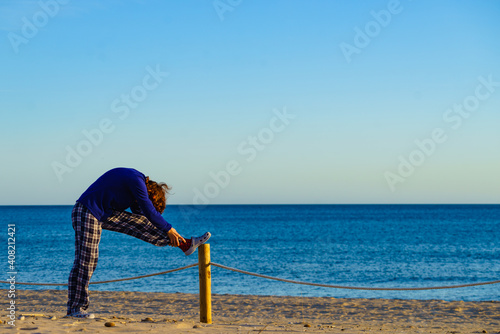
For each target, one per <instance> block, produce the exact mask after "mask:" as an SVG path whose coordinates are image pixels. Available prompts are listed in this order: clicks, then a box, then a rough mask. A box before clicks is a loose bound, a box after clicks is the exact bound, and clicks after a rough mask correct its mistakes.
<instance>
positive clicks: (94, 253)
mask: <svg viewBox="0 0 500 334" xmlns="http://www.w3.org/2000/svg"><path fill="white" fill-rule="evenodd" d="M71 220H72V222H73V229H74V230H75V262H74V263H73V268H72V269H71V272H70V274H69V280H68V305H67V307H68V310H67V311H68V314H71V313H74V312H77V311H82V310H86V309H87V308H88V306H89V282H90V278H91V277H92V274H93V273H94V270H95V268H96V266H97V259H98V257H99V241H100V240H101V232H102V229H105V230H110V231H115V232H120V233H124V234H128V235H130V236H133V237H135V238H138V239H141V240H143V241H146V242H148V243H150V244H153V245H155V246H160V247H163V246H167V245H168V244H169V243H170V240H169V239H168V236H167V233H166V232H164V231H163V230H160V229H159V228H157V227H156V226H155V225H153V224H152V223H151V222H150V221H149V220H148V219H147V218H146V217H144V216H142V215H138V214H134V213H130V212H120V211H114V212H113V214H112V215H111V216H110V217H108V218H107V219H106V220H105V221H102V222H100V221H98V220H97V219H96V218H95V217H94V215H92V213H91V212H90V211H89V210H88V209H87V208H86V207H85V206H84V205H82V204H80V203H76V204H75V206H74V208H73V212H72V213H71Z"/></svg>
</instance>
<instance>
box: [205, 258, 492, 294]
mask: <svg viewBox="0 0 500 334" xmlns="http://www.w3.org/2000/svg"><path fill="white" fill-rule="evenodd" d="M210 264H211V265H212V266H214V267H219V268H222V269H226V270H231V271H235V272H238V273H241V274H245V275H251V276H256V277H260V278H267V279H271V280H275V281H280V282H286V283H293V284H302V285H312V286H321V287H324V288H334V289H349V290H379V291H409V290H438V289H456V288H465V287H469V286H478V285H487V284H497V283H500V280H498V281H491V282H482V283H471V284H461V285H448V286H434V287H424V288H369V287H358V286H342V285H330V284H319V283H309V282H301V281H294V280H290V279H285V278H278V277H272V276H267V275H261V274H256V273H252V272H249V271H244V270H240V269H236V268H231V267H227V266H224V265H222V264H218V263H214V262H210Z"/></svg>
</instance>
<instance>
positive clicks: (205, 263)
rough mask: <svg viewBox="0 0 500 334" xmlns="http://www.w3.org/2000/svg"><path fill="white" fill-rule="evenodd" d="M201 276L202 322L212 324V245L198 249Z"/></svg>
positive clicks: (205, 245)
mask: <svg viewBox="0 0 500 334" xmlns="http://www.w3.org/2000/svg"><path fill="white" fill-rule="evenodd" d="M198 270H199V275H200V322H203V323H206V324H211V323H212V277H211V272H210V244H203V245H201V246H200V247H198Z"/></svg>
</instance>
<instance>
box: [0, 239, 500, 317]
mask: <svg viewBox="0 0 500 334" xmlns="http://www.w3.org/2000/svg"><path fill="white" fill-rule="evenodd" d="M196 266H198V270H199V277H200V321H201V322H204V323H208V324H210V323H212V310H211V308H212V306H211V305H212V301H211V294H212V292H211V268H210V267H211V266H214V267H218V268H221V269H225V270H230V271H233V272H237V273H240V274H244V275H250V276H255V277H259V278H265V279H270V280H275V281H280V282H285V283H292V284H301V285H309V286H319V287H324V288H333V289H348V290H370V291H419V290H438V289H457V288H466V287H472V286H480V285H489V284H498V283H500V280H496V281H489V282H479V283H469V284H460V285H447V286H431V287H409V288H385V287H360V286H345V285H331V284H321V283H311V282H303V281H296V280H291V279H285V278H279V277H273V276H268V275H262V274H258V273H254V272H250V271H245V270H241V269H237V268H232V267H228V266H225V265H222V264H219V263H215V262H211V261H210V245H209V244H204V245H201V246H200V247H199V248H198V263H193V264H190V265H187V266H184V267H179V268H175V269H170V270H166V271H162V272H159V273H154V274H148V275H141V276H135V277H128V278H120V279H114V280H107V281H99V282H91V283H90V284H105V283H115V282H123V281H130V280H135V279H140V278H146V277H153V276H159V275H165V274H170V273H173V272H176V271H181V270H185V269H189V268H193V267H196ZM2 283H3V284H16V285H17V284H19V285H38V286H40V285H42V286H67V285H68V284H64V283H23V282H15V283H12V282H9V281H0V284H2Z"/></svg>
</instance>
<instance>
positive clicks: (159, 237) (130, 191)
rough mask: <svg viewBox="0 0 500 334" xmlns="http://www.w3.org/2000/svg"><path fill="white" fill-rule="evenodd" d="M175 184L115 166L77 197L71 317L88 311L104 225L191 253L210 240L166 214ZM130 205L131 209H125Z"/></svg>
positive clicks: (187, 253) (74, 225)
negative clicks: (186, 232)
mask: <svg viewBox="0 0 500 334" xmlns="http://www.w3.org/2000/svg"><path fill="white" fill-rule="evenodd" d="M169 190H170V188H169V187H168V186H167V185H166V184H165V183H156V182H154V181H151V180H150V179H149V177H146V176H144V174H142V173H141V172H139V171H137V170H135V169H132V168H115V169H112V170H110V171H108V172H106V173H105V174H104V175H102V176H101V177H100V178H99V179H97V181H95V182H94V183H93V184H92V185H91V186H90V187H89V188H88V189H87V190H86V191H85V192H84V193H83V195H82V196H80V198H79V199H78V200H77V201H76V204H75V206H74V208H73V212H72V214H71V220H72V222H73V228H74V230H75V262H74V263H73V268H72V269H71V273H70V275H69V282H68V310H67V316H68V317H75V318H94V315H93V314H90V313H87V312H86V310H87V308H88V306H89V290H88V287H89V281H90V278H91V277H92V274H93V272H94V270H95V268H96V266H97V258H98V256H99V241H100V239H101V231H102V229H105V230H110V231H115V232H120V233H125V234H128V235H131V236H133V237H136V238H139V239H141V240H144V241H146V242H149V243H150V244H153V245H155V246H160V247H161V246H167V245H169V246H172V247H179V248H180V249H181V250H182V251H183V252H184V254H186V255H191V254H192V253H193V252H194V251H195V250H196V248H198V246H200V245H201V244H203V243H205V242H206V241H207V240H208V239H209V238H210V233H209V232H207V233H205V234H204V235H202V236H201V237H197V238H195V237H193V238H191V239H190V240H186V239H184V238H183V237H182V236H181V235H180V234H179V233H178V232H177V231H176V230H175V229H174V228H173V227H172V225H170V224H169V223H168V222H167V221H166V220H165V219H164V218H163V217H162V215H161V214H162V213H163V211H164V210H165V206H166V194H168V191H169ZM128 208H130V210H131V211H132V213H130V212H128V211H125V210H126V209H128Z"/></svg>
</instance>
